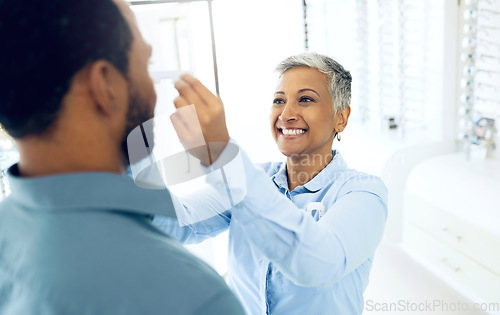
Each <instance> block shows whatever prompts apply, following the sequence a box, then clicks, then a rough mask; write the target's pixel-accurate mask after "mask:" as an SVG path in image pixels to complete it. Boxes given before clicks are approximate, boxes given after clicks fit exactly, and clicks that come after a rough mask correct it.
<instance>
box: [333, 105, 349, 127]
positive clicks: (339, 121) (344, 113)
mask: <svg viewBox="0 0 500 315" xmlns="http://www.w3.org/2000/svg"><path fill="white" fill-rule="evenodd" d="M350 114H351V107H350V106H346V107H344V108H343V109H341V110H339V111H337V113H336V114H335V116H336V117H335V118H336V123H335V131H336V132H342V131H344V129H345V127H346V126H347V121H348V120H349V115H350Z"/></svg>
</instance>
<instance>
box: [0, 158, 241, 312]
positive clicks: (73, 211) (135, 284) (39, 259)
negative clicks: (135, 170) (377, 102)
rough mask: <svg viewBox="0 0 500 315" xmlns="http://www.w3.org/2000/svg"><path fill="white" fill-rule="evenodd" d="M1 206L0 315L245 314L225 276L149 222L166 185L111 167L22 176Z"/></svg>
mask: <svg viewBox="0 0 500 315" xmlns="http://www.w3.org/2000/svg"><path fill="white" fill-rule="evenodd" d="M17 173H18V172H17V166H13V167H12V168H11V169H10V170H9V183H10V186H11V190H12V193H11V195H10V196H9V197H8V198H6V199H5V200H3V201H2V202H1V203H0V314H9V315H17V314H23V315H24V314H42V315H45V314H106V315H108V314H176V315H177V314H193V315H197V314H213V315H219V314H244V311H243V309H242V307H241V305H240V304H239V302H238V301H237V299H236V297H235V296H234V294H233V293H231V291H230V290H229V288H228V287H227V285H226V284H225V283H224V280H223V279H222V278H220V277H219V275H218V274H217V273H216V272H215V271H214V270H213V269H212V268H210V267H209V266H208V265H207V264H205V263H204V262H202V261H200V260H199V259H197V258H195V257H194V256H193V255H191V254H190V253H188V252H187V251H186V250H185V249H184V248H183V246H182V245H180V244H179V243H178V242H177V241H175V240H173V239H171V238H170V237H168V236H166V235H165V234H164V233H162V232H161V231H159V230H158V229H157V228H156V227H155V226H154V225H153V224H152V222H151V218H152V217H153V216H154V215H163V216H174V217H175V213H174V211H173V207H172V203H171V199H170V194H169V192H168V191H167V190H145V189H141V188H138V187H137V186H136V185H135V184H134V182H133V181H132V179H130V178H129V177H126V176H120V175H117V174H111V173H75V174H63V175H55V176H43V177H31V178H23V177H19V176H18V175H17Z"/></svg>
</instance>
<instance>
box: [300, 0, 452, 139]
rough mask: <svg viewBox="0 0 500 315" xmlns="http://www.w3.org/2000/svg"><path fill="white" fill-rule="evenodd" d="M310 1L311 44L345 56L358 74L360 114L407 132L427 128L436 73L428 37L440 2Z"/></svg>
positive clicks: (355, 92)
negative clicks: (431, 86)
mask: <svg viewBox="0 0 500 315" xmlns="http://www.w3.org/2000/svg"><path fill="white" fill-rule="evenodd" d="M306 4H307V9H308V11H307V19H308V20H307V24H308V26H309V29H308V39H309V42H308V43H309V49H310V50H312V51H319V52H323V53H326V54H328V55H330V56H332V57H334V58H338V57H339V56H340V57H341V58H342V57H344V56H345V57H344V58H343V59H341V60H339V61H340V62H341V63H342V64H344V65H346V66H347V68H348V70H350V71H351V73H352V75H353V83H352V84H353V86H352V107H353V108H354V109H356V111H357V112H358V113H359V114H358V115H357V116H358V117H361V120H362V121H363V122H368V121H376V122H380V124H381V127H382V128H383V129H393V130H395V132H399V133H400V134H401V135H402V136H404V135H405V133H407V132H412V131H421V130H424V129H426V127H427V122H428V119H426V110H427V109H428V108H426V106H427V104H429V92H428V84H429V80H428V77H429V76H431V75H432V71H429V69H430V68H431V66H430V63H429V62H428V56H429V55H430V54H432V52H429V51H430V50H432V49H434V50H433V51H435V50H436V46H432V47H431V46H430V45H429V36H432V32H433V30H432V27H435V24H436V21H440V20H442V17H440V16H437V14H436V10H435V9H436V6H437V5H436V4H435V1H432V0H419V1H415V0H399V1H387V0H377V1H367V0H335V1H327V0H308V1H307V2H306ZM339 12H340V13H339ZM432 23H434V24H432ZM351 30H354V32H352V34H351ZM347 34H349V35H351V37H347V36H346V35H347ZM430 48H432V49H430ZM343 51H347V52H348V53H344V52H343ZM434 55H439V52H437V53H434ZM427 107H432V105H430V106H427ZM427 116H429V114H428V115H427Z"/></svg>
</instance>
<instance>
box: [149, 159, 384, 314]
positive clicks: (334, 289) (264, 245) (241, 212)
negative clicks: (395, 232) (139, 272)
mask: <svg viewBox="0 0 500 315" xmlns="http://www.w3.org/2000/svg"><path fill="white" fill-rule="evenodd" d="M240 153H241V156H242V161H243V164H244V170H245V171H244V176H245V181H246V185H247V187H246V189H247V193H246V196H245V198H244V199H243V201H241V202H240V203H238V204H237V205H236V206H235V207H233V208H231V209H230V210H227V211H223V209H220V210H221V211H220V213H219V214H218V215H217V216H214V217H212V218H210V219H208V220H204V221H202V222H198V223H195V224H192V225H189V226H184V227H179V225H178V224H177V223H176V222H175V221H173V220H171V219H169V218H164V217H161V216H158V217H156V218H155V219H154V222H155V223H156V224H157V225H158V226H159V227H160V228H161V229H163V230H165V231H166V232H167V233H170V234H171V235H172V236H173V237H175V238H177V239H178V240H180V241H182V242H185V243H195V242H200V241H202V240H204V239H207V238H209V237H212V236H214V235H217V234H219V233H220V232H222V231H225V230H227V229H229V247H228V260H229V261H228V279H227V281H228V284H229V286H230V287H231V289H232V290H233V292H235V293H236V295H237V296H238V297H239V299H240V300H241V302H242V303H243V305H244V307H245V309H246V311H247V313H248V314H251V315H254V314H255V315H258V314H285V315H294V314H297V315H303V314H340V315H349V314H361V313H362V311H363V306H364V300H363V292H364V291H365V288H366V286H367V285H368V278H369V273H370V269H371V266H372V261H373V256H374V252H375V249H376V248H377V245H378V244H379V242H380V241H381V239H382V235H383V231H384V226H385V221H386V218H387V189H386V187H385V185H384V184H383V182H382V181H381V180H380V179H379V178H377V177H375V176H371V175H368V174H364V173H360V172H357V171H355V170H352V169H349V168H348V167H347V165H346V163H345V162H344V160H343V158H342V156H341V155H340V153H338V152H337V151H333V155H334V158H333V160H332V161H331V162H330V163H329V164H328V165H327V166H326V167H325V168H324V169H323V170H322V171H321V172H320V173H319V174H318V175H317V176H315V177H314V178H313V179H312V180H311V181H309V182H308V183H307V184H305V185H304V186H299V187H296V188H295V189H294V190H293V191H289V190H288V183H287V174H286V163H267V164H264V165H262V167H256V166H254V165H252V163H251V162H250V160H249V159H248V157H247V156H246V154H245V153H244V152H243V151H240ZM223 155H224V153H223ZM226 175H229V176H231V175H232V174H227V173H226ZM236 175H237V174H236ZM233 176H234V174H233ZM269 178H271V180H270V179H269ZM215 199H216V198H215ZM215 199H214V198H210V196H207V195H205V194H203V193H200V191H198V193H197V194H196V196H194V197H193V198H182V199H177V198H175V197H174V203H176V204H179V203H180V204H182V207H184V208H185V209H186V211H187V212H190V213H194V212H196V209H200V208H203V207H205V208H207V207H208V208H214V209H215V208H217V207H219V208H220V205H218V204H217V202H215V201H214V200H215ZM320 217H321V218H320Z"/></svg>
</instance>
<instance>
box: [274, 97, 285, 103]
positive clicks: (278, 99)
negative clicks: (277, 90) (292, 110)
mask: <svg viewBox="0 0 500 315" xmlns="http://www.w3.org/2000/svg"><path fill="white" fill-rule="evenodd" d="M273 104H285V101H284V100H283V99H281V98H275V99H274V101H273Z"/></svg>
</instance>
